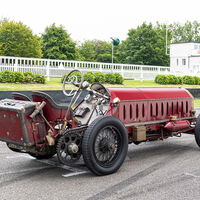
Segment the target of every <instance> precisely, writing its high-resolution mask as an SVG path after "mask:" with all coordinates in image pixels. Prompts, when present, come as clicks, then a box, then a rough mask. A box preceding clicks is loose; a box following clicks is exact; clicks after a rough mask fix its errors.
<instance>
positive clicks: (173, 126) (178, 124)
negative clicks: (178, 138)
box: [164, 120, 190, 132]
mask: <svg viewBox="0 0 200 200" xmlns="http://www.w3.org/2000/svg"><path fill="white" fill-rule="evenodd" d="M189 127H190V122H189V121H187V120H182V121H170V122H167V123H166V124H165V126H164V128H165V130H167V131H169V132H173V131H179V130H183V129H186V128H189Z"/></svg>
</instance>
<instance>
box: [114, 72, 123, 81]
mask: <svg viewBox="0 0 200 200" xmlns="http://www.w3.org/2000/svg"><path fill="white" fill-rule="evenodd" d="M114 75H115V79H116V83H117V84H122V83H123V81H124V79H123V77H122V75H121V74H120V73H114Z"/></svg>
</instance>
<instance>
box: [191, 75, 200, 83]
mask: <svg viewBox="0 0 200 200" xmlns="http://www.w3.org/2000/svg"><path fill="white" fill-rule="evenodd" d="M193 78H194V82H195V85H200V78H199V77H197V76H194V77H193Z"/></svg>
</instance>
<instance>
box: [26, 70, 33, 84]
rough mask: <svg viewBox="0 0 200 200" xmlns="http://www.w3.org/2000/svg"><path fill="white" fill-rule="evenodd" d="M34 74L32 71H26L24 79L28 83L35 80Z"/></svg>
mask: <svg viewBox="0 0 200 200" xmlns="http://www.w3.org/2000/svg"><path fill="white" fill-rule="evenodd" d="M33 79H34V74H33V73H32V72H25V73H24V81H25V82H27V83H31V82H33Z"/></svg>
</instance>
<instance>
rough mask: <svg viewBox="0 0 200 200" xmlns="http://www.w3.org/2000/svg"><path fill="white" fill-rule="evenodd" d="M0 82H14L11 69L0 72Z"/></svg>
mask: <svg viewBox="0 0 200 200" xmlns="http://www.w3.org/2000/svg"><path fill="white" fill-rule="evenodd" d="M0 82H2V83H14V82H15V77H14V74H13V72H12V71H9V70H4V71H2V72H1V73H0Z"/></svg>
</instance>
